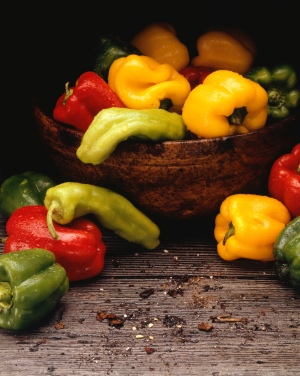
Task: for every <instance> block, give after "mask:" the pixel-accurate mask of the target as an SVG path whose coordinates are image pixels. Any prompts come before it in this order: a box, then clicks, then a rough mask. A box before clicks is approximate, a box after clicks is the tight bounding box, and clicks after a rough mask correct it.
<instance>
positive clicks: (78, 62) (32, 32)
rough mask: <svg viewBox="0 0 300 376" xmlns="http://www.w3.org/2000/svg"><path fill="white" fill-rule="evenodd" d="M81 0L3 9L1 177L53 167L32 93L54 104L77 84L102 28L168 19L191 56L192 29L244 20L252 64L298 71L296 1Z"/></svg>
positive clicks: (117, 30)
mask: <svg viewBox="0 0 300 376" xmlns="http://www.w3.org/2000/svg"><path fill="white" fill-rule="evenodd" d="M80 3H81V4H79V5H78V4H77V5H76V4H75V3H74V2H67V3H64V2H60V3H59V5H58V4H56V3H55V2H51V3H50V2H48V3H47V2H40V3H39V4H40V5H38V4H36V5H34V4H31V5H28V4H26V5H23V8H24V9H21V8H20V7H18V9H12V10H11V11H10V12H9V14H8V15H7V16H8V21H9V25H10V26H9V28H8V29H7V30H6V32H5V35H6V37H5V41H4V45H3V51H2V56H3V57H2V59H3V62H4V65H5V69H4V70H3V72H2V74H3V77H2V79H3V82H4V87H3V86H2V88H3V92H2V99H1V100H2V103H3V104H2V124H1V149H0V152H1V154H0V157H1V159H0V183H1V182H2V181H3V180H4V179H5V178H7V177H8V176H10V175H12V174H15V173H20V172H23V171H25V170H39V171H41V172H49V173H52V170H51V164H50V163H49V161H48V160H47V156H46V155H44V150H43V148H42V146H41V144H40V141H39V139H38V136H37V134H36V133H35V128H34V125H33V120H32V112H31V103H32V98H33V97H34V96H40V95H41V93H43V96H45V97H46V98H47V99H48V100H49V104H50V106H51V105H53V106H54V105H55V101H56V99H57V97H58V96H59V95H61V94H62V93H63V91H64V84H65V82H67V81H69V82H70V83H72V84H74V83H75V81H76V79H77V78H78V76H79V75H80V74H81V73H82V72H83V71H84V70H87V69H89V68H90V66H89V59H88V56H89V52H90V51H91V48H92V47H93V45H94V43H96V41H97V38H99V37H100V36H101V35H103V34H109V33H112V34H120V35H121V36H122V37H124V38H125V39H127V40H128V41H130V39H131V38H132V37H133V36H134V34H135V33H136V32H138V31H139V30H140V29H142V28H143V27H144V26H146V25H147V23H150V22H154V21H166V22H170V23H171V24H173V26H174V27H175V29H176V31H177V35H178V37H179V38H180V39H181V40H182V42H184V43H185V44H186V45H187V46H188V47H189V49H190V52H191V56H192V55H193V54H194V55H196V39H197V37H198V36H199V35H200V34H201V33H203V32H204V31H206V30H207V29H208V28H210V27H214V26H225V27H226V26H235V27H241V28H243V29H244V30H245V31H248V32H249V33H251V35H252V36H253V37H254V39H255V42H256V44H257V47H258V55H257V56H258V58H257V61H256V63H257V64H260V63H261V64H264V65H270V66H271V65H274V64H279V63H291V64H293V65H294V66H295V68H296V69H297V71H298V72H299V68H300V63H299V35H300V33H299V31H300V27H299V25H300V19H299V14H300V9H299V8H300V7H299V3H297V2H294V1H267V2H266V1H265V2H251V3H250V2H246V3H245V2H244V3H243V2H240V1H229V2H225V1H223V2H217V1H210V2H201V3H199V4H195V3H191V4H189V3H188V2H184V3H182V4H181V6H176V4H175V3H172V2H165V3H163V2H160V3H155V2H141V3H140V5H139V6H136V5H135V6H132V5H131V4H130V3H128V2H127V3H123V4H122V5H120V4H117V3H116V2H112V3H111V4H110V3H107V4H105V3H102V2H101V3H100V2H99V3H97V2H91V3H89V1H85V2H80ZM16 11H17V12H18V17H16ZM5 49H6V50H5ZM299 77H300V76H299ZM299 126H300V124H299ZM62 163H63V161H62Z"/></svg>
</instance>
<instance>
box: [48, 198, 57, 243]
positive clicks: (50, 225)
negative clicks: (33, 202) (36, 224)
mask: <svg viewBox="0 0 300 376" xmlns="http://www.w3.org/2000/svg"><path fill="white" fill-rule="evenodd" d="M58 207H59V203H58V202H57V201H55V200H53V201H52V202H51V204H50V206H49V209H48V212H47V226H48V229H49V232H50V234H51V236H52V238H53V239H55V240H58V234H57V232H56V231H55V228H54V224H53V217H52V215H53V212H54V211H55V209H56V208H58Z"/></svg>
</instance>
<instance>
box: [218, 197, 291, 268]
mask: <svg viewBox="0 0 300 376" xmlns="http://www.w3.org/2000/svg"><path fill="white" fill-rule="evenodd" d="M290 220H291V216H290V213H289V211H288V210H287V208H286V207H285V206H284V205H283V203H282V202H280V201H278V200H276V199H274V198H271V197H269V196H261V195H255V194H234V195H231V196H229V197H227V198H226V199H225V200H224V201H223V202H222V204H221V207H220V213H219V214H218V215H217V216H216V219H215V229H214V236H215V239H216V241H217V242H218V245H217V251H218V254H219V256H220V257H221V258H223V259H224V260H227V261H233V260H236V259H238V258H245V259H252V260H261V261H272V260H275V258H274V254H273V246H274V243H275V240H276V238H277V236H278V234H279V233H280V231H281V230H282V229H283V228H284V227H285V225H286V224H287V223H289V222H290Z"/></svg>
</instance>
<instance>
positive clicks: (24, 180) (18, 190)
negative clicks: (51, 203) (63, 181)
mask: <svg viewBox="0 0 300 376" xmlns="http://www.w3.org/2000/svg"><path fill="white" fill-rule="evenodd" d="M55 184H56V183H55V182H54V181H53V180H52V179H51V178H50V177H49V176H47V175H45V174H42V173H38V172H34V171H26V172H23V173H21V174H16V175H12V176H10V177H9V178H7V179H6V180H4V182H3V183H2V185H1V187H0V214H2V215H3V216H4V217H6V218H9V217H10V216H11V214H12V212H13V211H14V210H16V209H18V208H19V207H21V206H28V205H43V204H44V199H45V195H46V191H47V189H48V188H51V187H53V186H54V185H55Z"/></svg>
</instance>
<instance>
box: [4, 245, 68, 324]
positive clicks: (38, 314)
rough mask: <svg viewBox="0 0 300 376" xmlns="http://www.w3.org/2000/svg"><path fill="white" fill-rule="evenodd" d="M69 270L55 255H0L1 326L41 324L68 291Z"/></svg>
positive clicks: (39, 252) (42, 252) (37, 250)
mask: <svg viewBox="0 0 300 376" xmlns="http://www.w3.org/2000/svg"><path fill="white" fill-rule="evenodd" d="M68 290H69V280H68V277H67V275H66V271H65V269H64V268H63V267H62V266H61V265H59V264H58V263H57V262H56V261H55V256H54V254H53V253H52V252H50V251H47V250H45V249H40V248H35V249H27V250H23V251H20V252H13V253H9V254H3V255H1V256H0V326H1V327H2V328H5V329H11V330H23V329H27V328H29V327H32V326H34V325H37V324H38V323H39V322H40V321H41V320H42V319H43V318H44V317H45V316H46V315H48V314H49V313H50V312H51V311H52V310H53V309H54V308H55V306H56V304H57V303H58V302H59V300H60V299H61V298H62V297H63V296H64V295H65V294H66V293H67V292H68Z"/></svg>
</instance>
